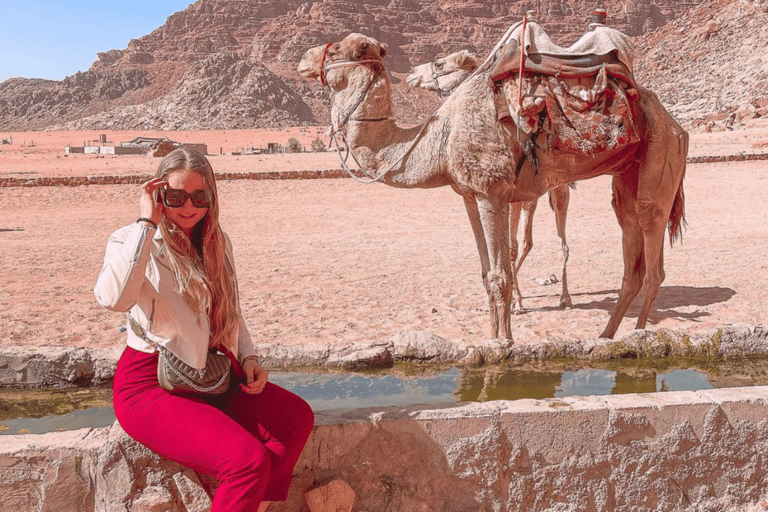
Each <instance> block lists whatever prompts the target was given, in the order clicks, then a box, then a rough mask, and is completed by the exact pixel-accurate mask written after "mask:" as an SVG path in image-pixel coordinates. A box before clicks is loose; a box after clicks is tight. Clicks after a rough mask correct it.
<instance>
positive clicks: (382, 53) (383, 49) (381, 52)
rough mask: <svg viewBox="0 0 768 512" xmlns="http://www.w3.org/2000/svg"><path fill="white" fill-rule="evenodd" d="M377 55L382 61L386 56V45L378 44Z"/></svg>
mask: <svg viewBox="0 0 768 512" xmlns="http://www.w3.org/2000/svg"><path fill="white" fill-rule="evenodd" d="M379 48H380V50H379V55H380V56H381V58H382V59H383V58H384V56H385V55H386V54H387V43H379Z"/></svg>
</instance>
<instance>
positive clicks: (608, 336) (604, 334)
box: [600, 329, 616, 340]
mask: <svg viewBox="0 0 768 512" xmlns="http://www.w3.org/2000/svg"><path fill="white" fill-rule="evenodd" d="M615 334H616V333H615V332H608V329H606V330H604V331H603V332H602V333H600V337H601V338H605V339H608V340H612V339H613V336H614V335H615Z"/></svg>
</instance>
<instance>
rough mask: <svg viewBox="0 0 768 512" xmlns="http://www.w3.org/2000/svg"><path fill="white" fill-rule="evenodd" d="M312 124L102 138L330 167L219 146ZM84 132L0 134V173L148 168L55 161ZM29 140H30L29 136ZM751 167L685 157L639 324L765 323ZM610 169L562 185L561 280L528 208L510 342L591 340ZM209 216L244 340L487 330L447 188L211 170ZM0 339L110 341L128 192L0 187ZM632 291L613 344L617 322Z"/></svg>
mask: <svg viewBox="0 0 768 512" xmlns="http://www.w3.org/2000/svg"><path fill="white" fill-rule="evenodd" d="M323 131H324V130H322V129H319V128H310V129H306V128H304V129H299V128H295V129H291V130H282V131H273V132H267V131H258V130H227V131H215V132H214V131H207V132H168V133H166V132H163V133H160V132H157V133H154V132H142V133H135V132H107V139H108V140H109V141H114V142H120V141H127V140H130V139H132V138H134V137H136V136H138V135H147V136H165V135H167V136H168V137H170V138H171V139H173V140H177V141H181V142H204V143H206V144H207V145H208V148H209V149H208V150H209V153H211V157H210V159H211V162H212V164H213V167H214V169H215V170H217V171H219V172H253V171H271V170H307V169H338V168H340V165H339V160H338V155H336V154H335V153H303V154H288V155H252V156H245V155H230V154H228V153H231V152H237V151H240V150H242V149H243V148H247V147H253V146H255V147H263V146H265V145H266V143H267V142H277V143H279V144H283V145H285V144H287V141H288V138H290V137H296V138H298V139H299V141H300V142H302V144H306V145H307V146H308V145H309V143H310V142H311V140H312V139H314V138H315V137H316V136H317V134H318V133H322V132H323ZM99 135H100V133H98V132H34V133H29V132H28V133H0V138H8V137H10V136H12V137H13V144H12V145H2V146H0V178H7V177H17V178H18V177H22V178H23V177H45V176H88V175H114V176H121V175H142V174H146V175H149V174H151V173H153V172H154V171H155V169H156V167H157V165H158V164H159V159H157V158H151V157H145V156H111V155H68V156H65V155H64V147H65V146H66V145H67V144H71V145H73V146H80V145H82V144H83V142H84V141H92V140H98V138H99ZM31 141H34V146H33V145H32V144H31ZM766 141H768V129H766V128H755V129H752V130H747V131H739V132H735V131H734V132H720V133H707V134H697V135H692V139H691V150H690V152H689V156H703V155H715V156H716V155H733V154H739V153H763V152H764V151H765V150H766ZM767 166H768V163H767V162H766V161H760V160H757V161H738V162H721V163H706V164H698V163H697V164H689V166H688V169H687V175H686V178H685V196H686V219H687V222H688V227H687V229H686V230H685V231H684V233H683V240H682V243H676V244H675V245H674V246H673V247H672V248H670V247H669V245H668V244H667V246H666V248H665V269H666V280H665V281H664V283H663V285H662V287H661V291H660V293H659V295H658V297H657V299H656V302H655V308H654V311H653V313H652V314H651V317H650V321H649V324H648V328H649V329H654V330H655V329H660V328H670V329H675V330H680V331H684V332H689V333H695V332H696V331H700V330H704V329H710V328H714V327H720V326H726V325H730V324H734V323H739V322H748V323H751V324H760V325H768V317H767V316H766V306H767V305H768V304H767V301H766V296H767V295H768V258H767V257H766V248H767V247H768V199H766V197H765V193H764V191H765V190H766V188H768V172H767V171H766V168H767ZM610 182H611V180H610V177H605V176H603V177H598V178H595V179H592V180H589V181H583V182H579V183H578V187H577V189H576V190H575V191H573V193H572V195H571V203H570V209H569V217H568V243H569V245H570V260H569V262H568V273H569V288H570V291H571V294H572V297H573V301H574V306H573V308H571V309H569V310H559V309H558V308H557V305H558V298H559V293H560V284H559V283H556V284H554V285H543V284H540V283H542V282H543V281H546V280H547V278H548V277H549V276H550V275H552V274H554V275H556V276H559V275H560V271H559V268H560V266H561V264H560V262H559V240H558V238H557V234H556V231H555V222H554V215H553V214H552V212H551V211H550V209H549V208H548V207H547V205H546V199H543V200H542V201H541V202H540V205H539V208H538V210H537V213H536V218H535V223H534V242H535V245H534V248H533V250H532V251H531V253H530V255H529V256H528V259H527V260H526V262H525V265H524V267H523V269H522V270H521V273H520V280H521V289H522V291H523V295H524V305H525V306H526V308H527V309H528V312H527V313H526V314H524V315H520V316H515V317H514V318H513V321H512V325H513V337H514V341H515V343H520V344H525V343H533V342H538V341H541V340H545V339H549V338H552V337H559V338H562V337H566V338H580V339H591V338H595V337H597V336H598V335H599V333H600V332H601V331H602V329H603V327H604V326H605V324H606V322H607V321H608V317H609V314H610V311H611V309H612V308H613V305H614V302H615V300H616V297H617V294H618V289H619V287H620V286H621V276H622V257H621V231H620V229H619V226H618V224H617V222H616V219H615V217H614V214H613V211H612V209H611V205H610V202H611V187H610ZM219 190H220V194H221V197H222V212H221V215H222V219H221V222H222V225H223V226H224V228H225V230H226V231H227V232H228V234H229V235H230V237H231V238H232V241H233V244H234V249H235V260H236V261H235V264H236V266H237V267H238V274H239V284H240V291H241V303H242V309H243V312H244V314H245V318H246V322H247V324H248V326H249V328H250V331H251V334H252V337H253V339H254V341H255V342H256V343H273V342H280V343H284V344H296V345H297V346H298V345H308V344H312V345H315V346H317V345H320V346H328V347H335V348H338V347H342V346H345V345H347V344H350V343H373V342H379V341H384V340H386V339H388V338H390V337H391V336H393V335H395V334H397V333H399V332H402V331H428V332H430V333H432V334H434V335H437V336H439V337H441V338H444V339H447V340H464V341H467V342H472V341H474V340H477V341H480V340H483V339H485V338H486V337H487V336H488V333H489V315H488V309H487V305H486V299H485V292H484V290H483V287H482V283H481V280H480V275H479V271H480V264H479V259H478V257H477V251H476V248H475V245H474V240H473V236H472V233H471V229H470V226H469V222H468V220H467V217H466V213H465V212H464V208H463V204H462V201H461V199H460V197H459V196H457V195H456V194H455V193H453V192H452V191H451V190H450V189H449V188H442V189H433V190H398V189H393V188H390V187H387V186H385V185H381V184H374V185H364V184H361V183H358V182H356V181H354V180H351V179H316V180H277V181H269V180H224V181H221V182H220V184H219ZM0 211H2V212H3V215H2V220H0V247H2V249H1V250H0V346H12V345H23V346H46V345H47V346H73V347H74V346H83V347H88V346H90V347H114V346H120V345H122V344H123V343H124V337H125V334H124V333H122V332H120V329H119V328H120V326H121V325H122V324H123V321H124V318H123V315H122V314H119V313H113V312H110V311H107V310H106V309H103V308H101V307H99V306H98V304H96V302H95V301H94V298H93V292H92V288H93V284H94V282H95V279H96V276H97V274H98V272H99V270H100V268H101V263H102V258H103V253H104V246H105V243H106V240H107V237H108V236H109V234H110V233H111V232H112V231H114V230H115V229H117V228H119V227H120V226H123V225H125V224H128V223H131V222H133V221H134V220H135V219H136V217H138V185H90V186H79V187H62V186H58V187H50V186H45V187H7V188H0ZM637 314H638V301H636V302H635V304H634V305H633V306H632V307H631V308H630V310H629V312H628V315H627V317H626V318H625V319H624V322H623V323H622V325H621V327H620V329H619V332H618V333H617V337H621V336H624V335H626V334H627V333H629V332H630V331H632V330H633V328H634V324H635V321H636V319H637Z"/></svg>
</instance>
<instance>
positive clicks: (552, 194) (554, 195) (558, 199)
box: [549, 185, 573, 309]
mask: <svg viewBox="0 0 768 512" xmlns="http://www.w3.org/2000/svg"><path fill="white" fill-rule="evenodd" d="M570 198H571V190H570V187H569V186H568V185H558V186H557V187H555V188H553V189H552V190H550V191H549V204H550V206H551V207H552V209H553V210H554V211H555V223H556V224H557V236H559V237H560V255H561V256H562V260H563V279H562V281H563V291H562V292H561V293H560V308H561V309H566V308H570V307H572V306H573V302H572V301H571V294H570V293H569V292H568V254H569V249H568V242H567V241H566V240H565V221H566V219H567V217H568V202H569V201H570Z"/></svg>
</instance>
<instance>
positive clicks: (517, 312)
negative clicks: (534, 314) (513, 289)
mask: <svg viewBox="0 0 768 512" xmlns="http://www.w3.org/2000/svg"><path fill="white" fill-rule="evenodd" d="M525 313H526V311H525V308H524V307H523V306H515V309H513V310H512V314H513V315H524V314H525Z"/></svg>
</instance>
